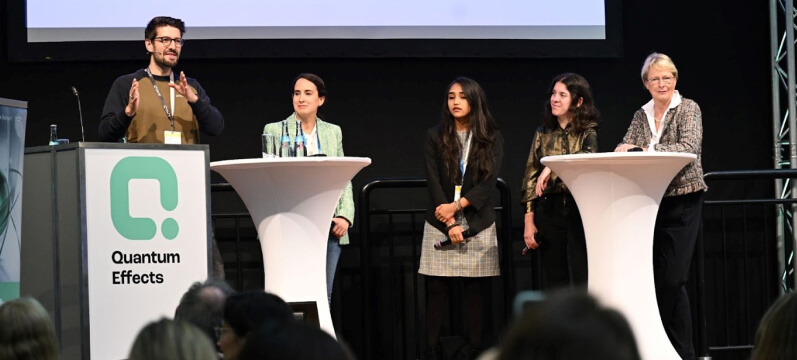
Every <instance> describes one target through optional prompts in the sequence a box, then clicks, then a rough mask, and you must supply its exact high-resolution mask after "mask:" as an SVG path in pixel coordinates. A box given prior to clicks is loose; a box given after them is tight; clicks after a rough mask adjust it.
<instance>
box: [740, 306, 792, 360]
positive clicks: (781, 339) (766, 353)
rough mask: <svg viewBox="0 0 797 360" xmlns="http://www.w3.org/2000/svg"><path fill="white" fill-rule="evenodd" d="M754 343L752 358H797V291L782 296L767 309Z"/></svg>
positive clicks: (778, 359) (782, 359)
mask: <svg viewBox="0 0 797 360" xmlns="http://www.w3.org/2000/svg"><path fill="white" fill-rule="evenodd" d="M754 344H755V347H754V348H753V356H752V357H751V358H750V360H787V359H788V360H793V359H797V292H790V293H788V294H786V295H783V296H781V297H780V299H778V301H776V302H775V303H774V304H772V306H771V307H770V308H769V310H767V313H766V314H764V318H763V319H761V324H760V325H759V326H758V331H757V332H756V334H755V343H754Z"/></svg>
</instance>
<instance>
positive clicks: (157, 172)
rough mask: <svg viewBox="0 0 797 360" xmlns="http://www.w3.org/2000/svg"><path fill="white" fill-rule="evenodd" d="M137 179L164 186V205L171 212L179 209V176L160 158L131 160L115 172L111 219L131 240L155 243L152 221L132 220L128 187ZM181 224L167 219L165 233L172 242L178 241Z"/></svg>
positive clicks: (112, 177) (162, 187)
mask: <svg viewBox="0 0 797 360" xmlns="http://www.w3.org/2000/svg"><path fill="white" fill-rule="evenodd" d="M133 179H153V180H157V181H158V183H159V184H160V195H161V196H160V203H161V206H162V207H163V208H164V209H165V210H167V211H172V210H174V209H175V208H177V174H175V172H174V169H173V168H172V166H171V165H169V163H168V162H166V160H163V159H162V158H159V157H144V156H130V157H126V158H124V159H122V160H120V161H119V162H118V163H116V166H114V168H113V171H112V172H111V219H112V220H113V226H114V227H115V228H116V231H118V232H119V234H121V235H122V236H124V237H126V238H127V239H128V240H151V239H152V238H154V237H155V234H156V233H157V232H158V230H157V227H156V226H155V221H153V220H152V219H150V218H134V217H132V216H130V194H129V187H128V184H129V183H130V180H133ZM178 232H179V226H178V225H177V221H176V220H174V219H172V218H167V219H166V220H164V221H163V223H162V224H161V233H163V236H164V237H165V238H167V239H169V240H173V239H174V238H176V237H177V233H178Z"/></svg>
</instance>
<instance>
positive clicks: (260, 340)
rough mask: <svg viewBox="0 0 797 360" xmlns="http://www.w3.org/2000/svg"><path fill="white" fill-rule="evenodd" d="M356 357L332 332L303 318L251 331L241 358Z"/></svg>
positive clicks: (314, 359) (309, 359)
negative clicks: (336, 339)
mask: <svg viewBox="0 0 797 360" xmlns="http://www.w3.org/2000/svg"><path fill="white" fill-rule="evenodd" d="M353 358H354V357H353V356H351V355H350V352H349V351H348V350H347V349H345V348H344V346H343V345H341V344H340V343H338V342H337V341H335V339H333V338H332V337H331V336H329V334H327V333H326V332H324V331H323V330H321V329H319V328H318V327H317V326H313V325H310V324H308V323H305V322H301V321H294V322H290V323H278V322H273V321H270V322H268V323H266V324H264V325H263V326H261V327H260V328H259V329H258V330H256V331H253V332H252V333H251V334H249V337H248V339H247V341H246V345H245V346H244V348H243V350H242V351H241V357H240V359H241V360H269V359H274V360H350V359H353Z"/></svg>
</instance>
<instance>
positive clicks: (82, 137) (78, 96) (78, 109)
mask: <svg viewBox="0 0 797 360" xmlns="http://www.w3.org/2000/svg"><path fill="white" fill-rule="evenodd" d="M72 93H73V94H75V97H76V98H77V111H78V114H79V115H80V139H81V140H83V142H86V133H85V132H83V108H82V107H81V106H80V95H78V92H77V88H76V87H74V86H73V87H72Z"/></svg>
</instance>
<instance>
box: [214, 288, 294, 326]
mask: <svg viewBox="0 0 797 360" xmlns="http://www.w3.org/2000/svg"><path fill="white" fill-rule="evenodd" d="M270 320H274V321H277V322H280V323H285V322H289V321H291V320H293V310H291V307H290V306H288V304H287V303H285V301H284V300H282V298H280V297H279V296H277V295H274V294H270V293H267V292H264V291H262V290H250V291H244V292H241V293H237V294H232V295H230V296H229V297H227V301H225V302H224V321H226V322H227V324H229V325H230V328H232V330H233V331H235V335H238V337H244V336H246V335H247V334H249V332H251V331H252V330H255V329H257V328H259V327H260V326H261V325H263V324H265V323H266V322H267V321H270Z"/></svg>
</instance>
